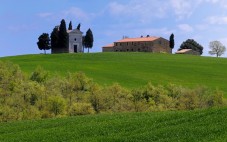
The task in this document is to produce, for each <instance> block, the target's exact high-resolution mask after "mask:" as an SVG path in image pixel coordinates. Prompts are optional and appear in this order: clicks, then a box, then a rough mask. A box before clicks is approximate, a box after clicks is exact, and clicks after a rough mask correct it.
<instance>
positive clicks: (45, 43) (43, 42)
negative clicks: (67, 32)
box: [37, 33, 50, 54]
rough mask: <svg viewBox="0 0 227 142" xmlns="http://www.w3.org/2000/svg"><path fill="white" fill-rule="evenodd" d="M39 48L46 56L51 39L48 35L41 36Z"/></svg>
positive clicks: (38, 43)
mask: <svg viewBox="0 0 227 142" xmlns="http://www.w3.org/2000/svg"><path fill="white" fill-rule="evenodd" d="M38 40H39V41H38V42H37V45H38V48H39V49H40V50H44V53H45V54H46V50H49V49H50V38H49V34H48V33H43V34H42V35H40V36H39V38H38Z"/></svg>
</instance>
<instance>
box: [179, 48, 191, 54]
mask: <svg viewBox="0 0 227 142" xmlns="http://www.w3.org/2000/svg"><path fill="white" fill-rule="evenodd" d="M191 50H192V49H182V50H180V51H177V52H176V53H185V52H187V51H191Z"/></svg>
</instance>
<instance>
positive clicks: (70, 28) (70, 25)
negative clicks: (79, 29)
mask: <svg viewBox="0 0 227 142" xmlns="http://www.w3.org/2000/svg"><path fill="white" fill-rule="evenodd" d="M72 29H73V26H72V21H70V23H69V27H68V30H72Z"/></svg>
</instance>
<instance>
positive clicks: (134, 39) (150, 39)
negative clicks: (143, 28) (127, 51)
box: [116, 37, 160, 42]
mask: <svg viewBox="0 0 227 142" xmlns="http://www.w3.org/2000/svg"><path fill="white" fill-rule="evenodd" d="M159 38H160V37H140V38H125V39H122V40H118V41H116V42H140V41H154V40H156V39H159Z"/></svg>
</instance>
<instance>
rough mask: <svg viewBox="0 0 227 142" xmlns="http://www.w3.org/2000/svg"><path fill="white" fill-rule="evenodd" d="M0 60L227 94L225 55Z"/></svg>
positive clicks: (28, 68)
mask: <svg viewBox="0 0 227 142" xmlns="http://www.w3.org/2000/svg"><path fill="white" fill-rule="evenodd" d="M0 60H4V61H6V60H7V61H11V62H13V63H16V64H19V65H20V67H21V68H22V70H23V71H25V72H26V73H28V74H31V72H32V71H33V70H34V69H35V68H36V67H37V66H38V65H40V66H42V67H43V68H44V69H46V70H48V71H50V73H51V75H55V74H60V75H65V74H67V72H78V71H82V72H84V73H85V74H86V75H87V76H88V77H91V78H93V79H94V81H96V82H98V83H100V84H105V85H109V84H112V83H114V82H118V83H120V84H121V85H122V86H125V87H129V88H133V87H138V86H142V85H144V84H146V83H147V82H152V83H153V84H168V83H174V84H178V85H183V86H188V87H194V86H197V85H205V86H207V87H211V88H216V87H217V88H219V89H221V90H223V91H224V92H225V95H226V96H227V87H226V84H227V72H226V70H227V59H225V58H211V57H199V56H189V55H168V54H150V53H90V54H56V55H24V56H14V57H4V58H0Z"/></svg>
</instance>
